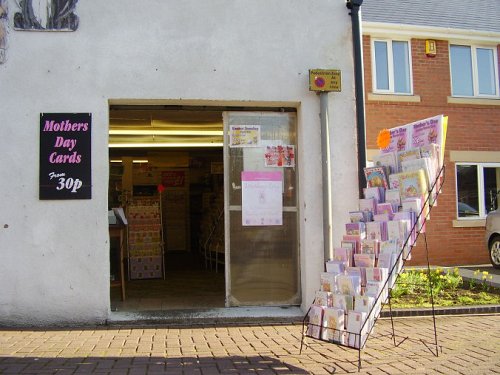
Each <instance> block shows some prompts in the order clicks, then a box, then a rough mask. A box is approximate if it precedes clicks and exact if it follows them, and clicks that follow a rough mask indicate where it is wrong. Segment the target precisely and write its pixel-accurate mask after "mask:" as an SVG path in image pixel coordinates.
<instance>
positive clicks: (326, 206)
mask: <svg viewBox="0 0 500 375" xmlns="http://www.w3.org/2000/svg"><path fill="white" fill-rule="evenodd" d="M319 104H320V120H321V159H322V160H321V166H322V177H323V178H322V183H323V251H324V260H325V262H326V261H328V260H330V259H332V257H333V252H332V194H331V171H330V134H329V131H328V92H321V93H320V94H319Z"/></svg>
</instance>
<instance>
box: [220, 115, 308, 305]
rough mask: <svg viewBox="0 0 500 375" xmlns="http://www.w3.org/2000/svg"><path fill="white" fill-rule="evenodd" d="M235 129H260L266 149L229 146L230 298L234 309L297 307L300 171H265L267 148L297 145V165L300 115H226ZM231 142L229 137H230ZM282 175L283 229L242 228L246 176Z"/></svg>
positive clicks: (228, 243) (226, 122)
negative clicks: (246, 173)
mask: <svg viewBox="0 0 500 375" xmlns="http://www.w3.org/2000/svg"><path fill="white" fill-rule="evenodd" d="M231 125H259V126H260V131H261V141H262V142H261V147H234V148H231V147H228V146H226V162H227V165H228V168H227V174H226V184H227V186H226V189H227V190H226V191H227V192H228V194H227V201H226V213H227V214H228V215H227V217H228V219H229V220H228V221H229V223H226V224H228V230H227V232H226V233H228V236H227V241H226V246H227V247H228V248H229V253H228V258H226V261H227V264H228V265H229V269H228V274H227V275H228V281H229V285H228V287H227V300H228V304H229V305H230V306H245V305H246V306H249V305H295V304H299V303H300V302H301V301H300V278H299V253H298V238H297V233H298V225H297V224H298V223H297V206H296V199H297V184H296V176H297V174H296V173H297V168H296V166H294V167H281V166H280V167H265V166H264V164H265V163H264V160H265V153H266V145H283V146H286V145H293V146H294V156H293V157H294V158H295V165H296V163H297V160H296V155H297V136H296V116H295V113H274V112H269V113H263V112H252V113H249V112H226V113H225V114H224V126H225V134H227V135H228V134H229V128H230V126H231ZM227 139H229V137H228V138H227ZM243 171H245V172H249V171H261V172H266V171H268V172H271V171H273V172H274V171H280V172H281V173H282V175H283V192H282V199H283V223H282V225H267V226H257V225H252V226H244V225H242V210H241V204H242V188H241V187H242V181H241V172H243Z"/></svg>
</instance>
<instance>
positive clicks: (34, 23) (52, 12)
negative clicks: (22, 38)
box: [14, 0, 78, 31]
mask: <svg viewBox="0 0 500 375" xmlns="http://www.w3.org/2000/svg"><path fill="white" fill-rule="evenodd" d="M77 2H78V0H18V1H17V3H18V6H19V10H20V11H19V12H17V13H16V14H15V15H14V28H15V29H17V30H40V31H43V30H51V31H57V30H66V31H75V30H76V29H77V28H78V16H77V15H76V14H75V13H74V10H75V8H76V3H77Z"/></svg>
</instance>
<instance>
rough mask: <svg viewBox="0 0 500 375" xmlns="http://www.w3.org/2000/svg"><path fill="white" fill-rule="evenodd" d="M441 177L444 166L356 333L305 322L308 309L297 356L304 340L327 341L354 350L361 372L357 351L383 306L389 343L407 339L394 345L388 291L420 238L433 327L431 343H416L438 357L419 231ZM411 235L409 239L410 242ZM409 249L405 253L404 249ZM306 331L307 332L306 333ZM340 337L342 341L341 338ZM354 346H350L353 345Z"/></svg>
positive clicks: (434, 315) (421, 233) (307, 316)
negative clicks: (326, 332)
mask: <svg viewBox="0 0 500 375" xmlns="http://www.w3.org/2000/svg"><path fill="white" fill-rule="evenodd" d="M444 176H445V167H444V165H443V166H442V167H441V169H440V170H439V173H438V174H437V177H436V178H435V180H434V182H433V183H432V185H431V187H430V189H429V191H428V194H427V197H426V199H425V201H424V204H422V209H421V210H420V212H419V213H418V215H417V216H416V220H415V222H414V224H413V226H412V228H411V230H410V232H409V233H408V236H407V238H406V240H405V242H404V243H403V245H402V246H401V249H400V250H399V252H398V254H397V261H396V262H395V264H394V265H393V266H392V267H391V269H389V271H388V277H387V278H386V280H385V283H384V284H383V288H382V289H381V291H380V293H379V294H378V296H377V297H376V299H375V301H374V303H373V306H372V308H371V309H370V310H369V312H368V314H367V316H366V319H365V320H364V322H363V324H362V325H361V329H360V330H359V332H350V331H348V330H338V329H334V328H329V327H324V326H323V324H320V325H318V324H315V323H311V322H310V320H309V312H310V310H311V307H310V308H309V310H308V311H307V313H306V315H305V316H304V319H303V321H302V339H301V345H300V353H302V349H303V345H304V343H305V338H306V337H310V338H313V339H314V340H319V341H324V342H328V343H331V344H335V345H339V346H344V347H349V348H352V349H355V350H358V371H359V370H360V369H361V351H362V350H363V348H364V346H365V344H366V342H367V340H368V338H369V337H370V334H371V333H372V331H373V327H374V326H375V323H376V321H377V319H378V318H379V317H380V313H381V310H382V309H383V307H384V306H385V305H388V307H389V312H390V313H389V315H390V320H391V328H392V334H391V338H392V340H393V343H394V346H399V345H401V344H402V343H403V342H404V341H406V340H408V339H409V337H402V340H401V341H400V342H399V343H398V342H396V339H397V338H398V337H401V336H397V335H396V334H395V329H394V320H393V316H392V307H391V292H392V289H393V287H394V285H395V283H396V281H397V278H398V276H399V273H400V272H401V271H402V270H403V269H404V266H405V263H406V261H407V259H408V255H409V254H411V248H412V246H413V245H414V244H416V241H417V238H418V237H419V236H420V235H422V236H423V239H424V244H425V246H424V247H425V254H426V259H427V274H428V278H427V279H428V282H429V290H430V295H429V297H430V301H431V306H432V308H431V311H432V320H433V326H434V327H433V328H434V342H433V343H429V342H426V341H425V340H422V339H419V340H418V341H419V342H421V343H422V344H424V345H425V346H426V347H427V348H428V349H429V350H430V351H431V353H432V354H433V355H434V356H436V357H437V356H439V349H440V347H439V345H438V336H437V329H436V314H435V308H434V296H433V294H432V290H433V285H432V278H431V277H430V263H429V250H428V246H427V236H426V233H425V231H422V228H425V223H426V221H427V218H428V216H429V213H430V211H431V209H432V207H433V205H434V203H435V201H436V199H437V197H438V195H439V194H440V193H441V188H442V186H443V184H444ZM412 236H414V237H413V240H412ZM407 246H408V247H409V251H408V252H405V251H404V250H405V248H406V247H407ZM345 319H347V313H346V315H345ZM311 327H314V328H315V329H316V330H317V331H318V330H319V331H321V330H329V331H330V334H329V335H327V336H329V337H333V338H334V339H335V341H333V340H332V341H328V340H325V339H323V338H322V335H320V337H319V338H318V337H313V336H311V335H310V334H308V332H310V331H309V330H310V329H311ZM308 329H309V330H308ZM341 338H342V339H341ZM353 343H354V345H353Z"/></svg>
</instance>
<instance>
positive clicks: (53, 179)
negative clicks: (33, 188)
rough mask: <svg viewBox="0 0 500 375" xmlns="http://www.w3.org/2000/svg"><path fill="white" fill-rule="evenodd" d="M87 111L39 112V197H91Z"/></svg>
mask: <svg viewBox="0 0 500 375" xmlns="http://www.w3.org/2000/svg"><path fill="white" fill-rule="evenodd" d="M91 122H92V115H91V114H90V113H41V114H40V199H91V198H92V181H91V178H92V171H91V160H90V151H91V147H90V140H91V138H90V133H91V132H90V129H91Z"/></svg>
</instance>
